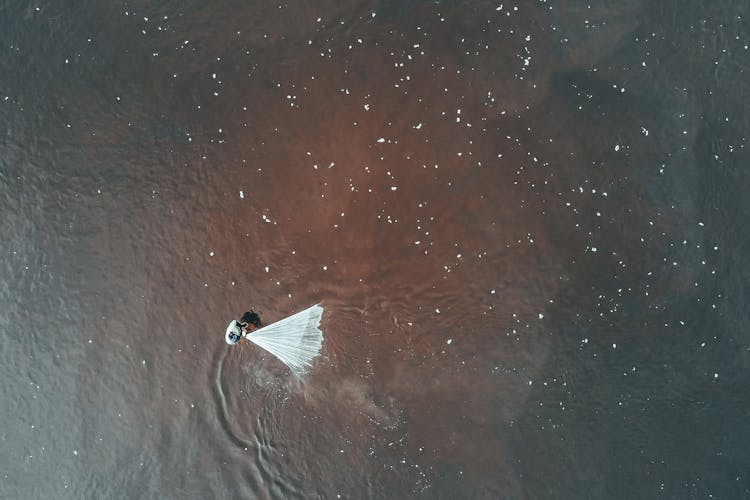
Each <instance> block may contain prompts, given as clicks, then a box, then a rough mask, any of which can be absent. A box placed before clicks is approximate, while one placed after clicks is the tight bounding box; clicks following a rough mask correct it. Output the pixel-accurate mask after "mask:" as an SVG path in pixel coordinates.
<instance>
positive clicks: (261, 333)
mask: <svg viewBox="0 0 750 500" xmlns="http://www.w3.org/2000/svg"><path fill="white" fill-rule="evenodd" d="M321 316H323V307H322V306H321V305H320V304H315V305H314V306H312V307H309V308H307V309H305V310H304V311H300V312H298V313H297V314H293V315H291V316H289V317H288V318H284V319H282V320H280V321H277V322H276V323H273V324H271V325H268V326H264V327H263V328H260V329H258V330H255V331H253V332H251V333H250V334H248V335H247V337H245V338H246V339H247V340H249V341H250V342H252V343H254V344H256V345H258V346H260V347H262V348H263V349H265V350H266V351H268V352H270V353H271V354H273V355H274V356H276V357H277V358H279V359H280V360H281V361H282V362H283V363H284V364H285V365H287V366H288V367H289V369H290V370H292V373H294V374H295V375H297V376H299V377H301V376H303V375H304V374H305V373H307V371H308V370H309V369H310V367H312V361H313V359H315V356H317V355H318V354H319V353H320V348H321V347H322V345H323V332H322V331H321V330H320V318H321Z"/></svg>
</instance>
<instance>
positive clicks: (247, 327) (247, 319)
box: [224, 309, 263, 345]
mask: <svg viewBox="0 0 750 500" xmlns="http://www.w3.org/2000/svg"><path fill="white" fill-rule="evenodd" d="M261 326H263V323H262V322H261V320H260V316H259V315H258V313H256V312H255V311H253V310H252V309H250V310H249V311H247V312H246V313H245V314H243V315H242V318H240V320H239V321H237V320H234V319H233V320H232V322H231V323H229V326H228V327H227V331H226V334H225V336H224V340H226V341H227V344H229V345H234V344H236V343H238V342H239V341H240V340H242V338H243V337H246V336H247V335H249V334H250V332H252V331H253V330H255V329H257V328H260V327H261Z"/></svg>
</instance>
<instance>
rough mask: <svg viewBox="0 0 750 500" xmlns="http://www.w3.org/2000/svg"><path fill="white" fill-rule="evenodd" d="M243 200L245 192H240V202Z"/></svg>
mask: <svg viewBox="0 0 750 500" xmlns="http://www.w3.org/2000/svg"><path fill="white" fill-rule="evenodd" d="M244 199H245V192H244V191H240V200H244Z"/></svg>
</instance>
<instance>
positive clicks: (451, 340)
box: [445, 339, 453, 345]
mask: <svg viewBox="0 0 750 500" xmlns="http://www.w3.org/2000/svg"><path fill="white" fill-rule="evenodd" d="M451 342H453V339H448V340H447V341H446V342H445V343H446V344H448V345H451Z"/></svg>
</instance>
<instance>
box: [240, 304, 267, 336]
mask: <svg viewBox="0 0 750 500" xmlns="http://www.w3.org/2000/svg"><path fill="white" fill-rule="evenodd" d="M239 324H240V327H241V328H242V331H243V332H244V333H245V334H248V333H250V332H251V331H253V330H255V329H256V328H260V327H261V326H262V323H261V321H260V316H259V315H258V313H257V312H255V311H253V310H252V309H250V310H249V311H247V312H246V313H245V314H243V315H242V317H241V318H240V321H239Z"/></svg>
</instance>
